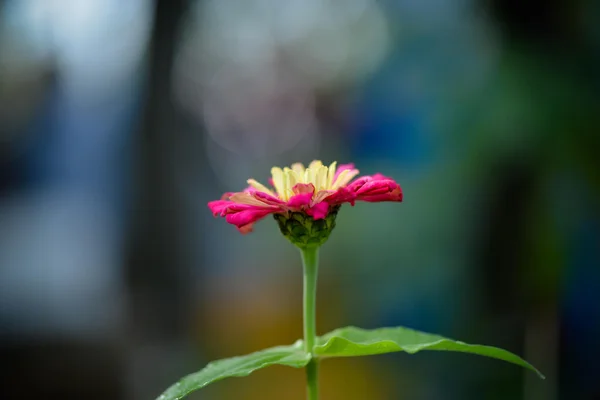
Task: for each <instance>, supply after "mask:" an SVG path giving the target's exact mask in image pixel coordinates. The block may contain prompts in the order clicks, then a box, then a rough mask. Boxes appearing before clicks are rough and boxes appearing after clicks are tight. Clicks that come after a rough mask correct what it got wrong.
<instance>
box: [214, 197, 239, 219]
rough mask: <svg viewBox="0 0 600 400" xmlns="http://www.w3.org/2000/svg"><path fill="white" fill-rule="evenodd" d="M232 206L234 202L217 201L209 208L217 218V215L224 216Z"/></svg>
mask: <svg viewBox="0 0 600 400" xmlns="http://www.w3.org/2000/svg"><path fill="white" fill-rule="evenodd" d="M231 204H234V203H233V201H229V200H215V201H210V202H209V203H208V208H210V211H211V212H212V213H213V215H214V216H215V217H216V216H217V215H221V216H223V212H224V211H225V209H226V208H227V207H228V206H230V205H231Z"/></svg>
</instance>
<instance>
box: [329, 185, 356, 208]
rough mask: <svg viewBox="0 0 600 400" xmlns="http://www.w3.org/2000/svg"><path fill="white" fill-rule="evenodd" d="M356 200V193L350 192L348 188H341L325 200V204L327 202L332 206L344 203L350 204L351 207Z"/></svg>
mask: <svg viewBox="0 0 600 400" xmlns="http://www.w3.org/2000/svg"><path fill="white" fill-rule="evenodd" d="M355 200H356V193H354V192H353V191H351V190H348V188H340V189H338V190H337V191H336V192H334V193H332V194H331V195H329V196H327V197H326V198H325V199H323V201H324V202H327V203H328V204H331V205H338V204H342V203H350V204H351V205H354V201H355Z"/></svg>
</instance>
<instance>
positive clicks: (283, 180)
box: [248, 160, 358, 201]
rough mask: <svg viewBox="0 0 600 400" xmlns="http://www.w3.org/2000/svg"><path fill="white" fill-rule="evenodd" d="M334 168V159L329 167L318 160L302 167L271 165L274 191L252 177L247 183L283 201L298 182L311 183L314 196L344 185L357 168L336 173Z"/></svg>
mask: <svg viewBox="0 0 600 400" xmlns="http://www.w3.org/2000/svg"><path fill="white" fill-rule="evenodd" d="M336 170H337V162H335V161H334V162H332V163H331V165H330V166H329V167H327V166H325V165H323V163H322V162H321V161H318V160H316V161H313V162H311V163H310V165H309V166H308V168H304V165H302V164H301V163H295V164H292V166H291V168H288V167H285V168H283V169H281V168H279V167H273V168H272V169H271V176H272V179H273V186H275V193H274V192H273V191H272V190H271V189H269V188H267V187H266V186H264V185H263V184H261V183H259V182H257V181H255V180H254V179H248V184H249V185H250V186H252V187H253V188H255V189H257V190H260V191H262V192H265V193H268V194H270V195H272V196H277V197H279V198H280V199H281V200H284V201H288V200H289V199H290V197H292V196H293V195H294V194H296V193H294V191H293V190H292V189H293V188H294V186H295V185H297V184H299V183H303V184H312V185H313V186H314V188H315V189H314V192H313V198H314V197H315V196H316V195H317V194H318V193H319V192H323V191H335V190H337V189H339V188H341V187H344V186H345V185H346V184H348V182H350V181H351V180H352V179H353V178H354V177H355V176H356V175H357V174H358V170H356V169H344V170H343V171H341V172H340V173H339V174H336Z"/></svg>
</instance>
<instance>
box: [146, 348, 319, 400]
mask: <svg viewBox="0 0 600 400" xmlns="http://www.w3.org/2000/svg"><path fill="white" fill-rule="evenodd" d="M309 361H310V355H309V354H307V353H305V352H304V348H303V344H302V341H300V340H299V341H297V342H296V343H294V344H292V345H289V346H277V347H272V348H269V349H265V350H261V351H257V352H255V353H251V354H247V355H245V356H240V357H232V358H225V359H223V360H218V361H213V362H211V363H209V364H208V365H207V366H206V367H204V369H202V370H200V371H198V372H195V373H193V374H190V375H188V376H186V377H184V378H182V379H181V380H180V381H179V382H177V383H176V384H174V385H173V386H171V387H170V388H168V389H167V390H166V391H165V392H164V393H163V394H162V395H160V396H159V397H158V399H157V400H178V399H182V398H184V397H185V396H187V395H188V394H190V393H191V392H193V391H195V390H198V389H202V388H203V387H204V386H206V385H208V384H210V383H213V382H215V381H218V380H221V379H224V378H230V377H234V376H247V375H250V374H251V373H252V372H254V371H256V370H257V369H261V368H265V367H269V366H271V365H286V366H289V367H294V368H302V367H305V366H306V364H308V362H309Z"/></svg>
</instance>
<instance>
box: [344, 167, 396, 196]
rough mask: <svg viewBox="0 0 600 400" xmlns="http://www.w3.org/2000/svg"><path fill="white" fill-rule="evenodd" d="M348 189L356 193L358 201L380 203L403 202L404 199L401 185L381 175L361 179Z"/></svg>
mask: <svg viewBox="0 0 600 400" xmlns="http://www.w3.org/2000/svg"><path fill="white" fill-rule="evenodd" d="M348 189H349V190H352V191H354V192H355V193H356V200H362V201H369V202H380V201H402V199H403V194H402V189H401V188H400V185H398V183H396V182H395V181H394V180H393V179H390V178H386V177H384V176H383V175H381V174H377V175H375V176H373V177H370V176H365V177H362V178H359V179H357V180H356V181H355V182H353V183H352V184H351V185H349V186H348Z"/></svg>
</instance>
